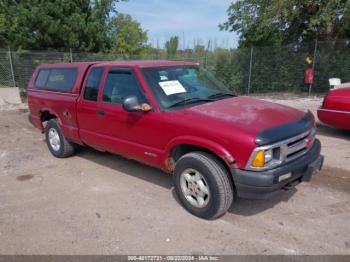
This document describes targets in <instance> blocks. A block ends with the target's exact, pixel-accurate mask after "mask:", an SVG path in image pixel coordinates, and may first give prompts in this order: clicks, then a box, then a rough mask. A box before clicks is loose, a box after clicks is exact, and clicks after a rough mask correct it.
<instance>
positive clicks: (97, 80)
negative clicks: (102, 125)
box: [77, 66, 105, 149]
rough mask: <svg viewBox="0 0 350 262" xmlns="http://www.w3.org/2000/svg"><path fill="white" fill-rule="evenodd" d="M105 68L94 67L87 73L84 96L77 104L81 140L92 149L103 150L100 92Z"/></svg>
mask: <svg viewBox="0 0 350 262" xmlns="http://www.w3.org/2000/svg"><path fill="white" fill-rule="evenodd" d="M104 69H105V68H104V67H98V66H96V67H92V68H90V70H89V72H88V73H87V77H86V79H85V81H84V84H83V89H82V94H81V96H80V98H79V100H78V103H77V118H78V124H79V134H80V138H81V140H82V141H83V142H84V143H85V144H87V145H89V146H92V147H95V148H97V149H103V148H102V146H101V141H100V139H99V137H98V133H99V132H100V130H99V129H98V127H99V123H98V122H99V120H100V115H99V114H100V112H99V107H98V106H99V105H98V98H99V90H100V86H101V83H102V79H103V77H104Z"/></svg>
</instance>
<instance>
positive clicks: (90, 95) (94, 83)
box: [84, 67, 104, 102]
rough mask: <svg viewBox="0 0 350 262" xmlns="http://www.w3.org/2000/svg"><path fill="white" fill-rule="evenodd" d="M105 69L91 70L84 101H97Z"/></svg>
mask: <svg viewBox="0 0 350 262" xmlns="http://www.w3.org/2000/svg"><path fill="white" fill-rule="evenodd" d="M103 70H104V68H103V67H96V68H93V69H91V71H90V73H89V76H88V77H87V80H86V86H85V90H84V99H85V100H89V101H95V102H96V101H97V98H98V90H99V88H100V81H101V78H102V74H103Z"/></svg>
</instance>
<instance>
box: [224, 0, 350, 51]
mask: <svg viewBox="0 0 350 262" xmlns="http://www.w3.org/2000/svg"><path fill="white" fill-rule="evenodd" d="M227 13H228V20H227V21H226V22H225V23H223V24H221V25H219V27H220V29H221V30H228V31H231V32H232V31H235V32H238V33H239V34H240V41H239V44H240V46H251V45H255V46H262V45H274V46H281V45H285V44H290V43H302V42H308V41H313V40H314V39H315V38H316V37H317V38H318V39H319V40H321V41H322V40H332V41H337V40H338V39H341V38H349V37H350V1H348V0H288V1H285V0H238V1H236V2H234V3H232V4H231V5H230V6H229V8H228V10H227Z"/></svg>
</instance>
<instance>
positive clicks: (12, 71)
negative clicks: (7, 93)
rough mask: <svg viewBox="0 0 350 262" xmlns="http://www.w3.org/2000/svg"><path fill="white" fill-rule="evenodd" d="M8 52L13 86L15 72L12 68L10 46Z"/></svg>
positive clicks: (14, 85) (14, 84)
mask: <svg viewBox="0 0 350 262" xmlns="http://www.w3.org/2000/svg"><path fill="white" fill-rule="evenodd" d="M8 53H9V60H10V69H11V76H12V83H13V87H16V80H15V72H14V70H13V64H12V54H11V49H10V46H8Z"/></svg>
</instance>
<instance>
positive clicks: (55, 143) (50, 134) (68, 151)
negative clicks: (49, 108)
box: [45, 119, 75, 158]
mask: <svg viewBox="0 0 350 262" xmlns="http://www.w3.org/2000/svg"><path fill="white" fill-rule="evenodd" d="M45 138H46V144H47V146H48V148H49V150H50V152H51V154H53V155H54V156H55V157H58V158H64V157H69V156H71V155H73V154H74V152H75V145H74V144H73V143H71V142H69V141H68V140H67V139H66V138H65V137H64V136H63V134H62V132H61V129H60V128H59V126H58V124H57V121H56V119H51V120H49V121H48V122H47V125H46V127H45Z"/></svg>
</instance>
